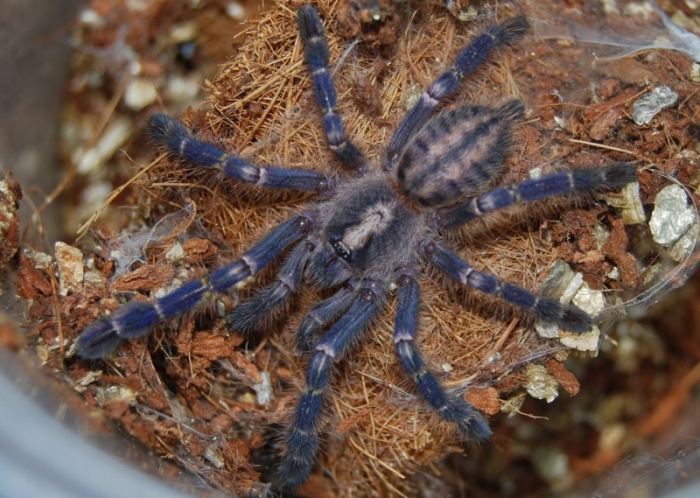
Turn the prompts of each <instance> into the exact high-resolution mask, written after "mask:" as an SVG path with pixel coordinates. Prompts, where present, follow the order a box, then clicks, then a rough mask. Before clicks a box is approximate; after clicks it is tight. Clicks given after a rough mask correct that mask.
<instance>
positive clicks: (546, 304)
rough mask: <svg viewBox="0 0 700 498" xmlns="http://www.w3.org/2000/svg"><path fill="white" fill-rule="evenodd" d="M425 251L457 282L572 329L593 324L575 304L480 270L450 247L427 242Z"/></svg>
mask: <svg viewBox="0 0 700 498" xmlns="http://www.w3.org/2000/svg"><path fill="white" fill-rule="evenodd" d="M421 250H422V251H423V253H424V254H425V256H426V257H427V258H428V259H429V260H430V261H431V262H432V263H434V264H435V265H437V266H438V268H440V269H441V270H442V271H444V272H445V273H447V274H448V275H449V276H450V277H451V278H453V279H455V280H456V281H458V282H460V283H462V284H464V285H468V286H469V287H473V288H474V289H478V290H480V291H482V292H485V293H487V294H492V295H495V296H498V297H500V298H502V299H503V300H505V301H507V302H509V303H511V304H513V305H515V306H518V307H519V308H523V309H524V310H526V311H529V312H531V313H534V314H535V315H537V317H538V318H539V319H540V320H542V321H543V322H545V323H553V324H555V325H557V326H558V327H560V328H562V329H565V330H570V331H571V332H579V333H583V332H587V331H588V330H590V328H591V326H592V322H591V317H590V316H589V315H588V314H587V313H586V312H585V311H583V310H581V309H580V308H577V307H576V306H574V305H572V304H568V305H565V304H562V303H560V302H559V300H558V299H556V298H551V297H540V296H538V295H536V294H533V293H532V292H529V291H526V290H525V289H522V288H520V287H518V286H516V285H513V284H509V283H508V282H503V281H502V280H500V279H498V278H496V277H494V276H492V275H488V274H486V273H482V272H479V271H476V270H475V269H474V268H472V267H471V266H469V265H468V264H467V263H466V262H465V261H464V260H462V259H461V258H460V257H459V256H457V255H456V254H455V253H453V252H452V251H450V250H449V249H447V248H445V247H443V246H441V245H440V244H436V243H434V242H430V241H429V242H427V243H425V244H422V247H421Z"/></svg>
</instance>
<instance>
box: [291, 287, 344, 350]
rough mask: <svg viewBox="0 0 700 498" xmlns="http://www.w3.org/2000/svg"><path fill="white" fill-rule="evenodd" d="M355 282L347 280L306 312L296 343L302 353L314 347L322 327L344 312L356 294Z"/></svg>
mask: <svg viewBox="0 0 700 498" xmlns="http://www.w3.org/2000/svg"><path fill="white" fill-rule="evenodd" d="M355 286H356V283H355V282H354V281H349V282H348V283H347V285H346V286H345V287H343V288H342V289H340V290H339V291H338V292H336V293H335V294H333V295H332V296H331V297H329V298H328V299H326V300H325V301H322V302H320V303H318V304H317V305H316V306H314V307H313V308H311V310H310V311H309V312H308V313H307V314H306V316H305V317H304V319H303V320H302V321H301V325H299V330H298V332H297V337H296V343H297V348H298V349H299V351H300V352H302V353H310V352H311V351H312V350H313V349H314V347H316V338H317V337H318V335H319V334H320V333H321V330H323V327H325V326H326V325H328V324H329V323H331V322H332V321H333V320H336V319H337V318H338V317H339V316H340V315H342V314H343V313H345V312H346V311H347V310H348V308H349V307H350V305H351V304H352V302H353V299H354V297H355V295H356V288H355Z"/></svg>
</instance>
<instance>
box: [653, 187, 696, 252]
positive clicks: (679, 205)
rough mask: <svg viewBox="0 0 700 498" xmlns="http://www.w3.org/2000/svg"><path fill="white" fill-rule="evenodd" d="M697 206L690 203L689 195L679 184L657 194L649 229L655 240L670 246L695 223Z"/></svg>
mask: <svg viewBox="0 0 700 498" xmlns="http://www.w3.org/2000/svg"><path fill="white" fill-rule="evenodd" d="M696 216H697V212H696V210H695V206H691V205H689V204H688V195H687V194H686V192H685V190H684V189H683V188H682V187H679V186H678V185H669V186H668V187H665V188H664V189H662V190H661V191H660V192H659V193H658V194H656V199H655V200H654V211H653V212H652V213H651V220H649V229H650V230H651V233H652V235H653V237H654V242H656V243H657V244H661V245H664V246H668V245H671V244H673V243H674V242H676V241H677V240H678V239H680V238H681V237H682V236H683V235H684V234H685V233H686V232H687V231H688V230H689V229H690V227H691V226H692V225H693V223H695V219H696Z"/></svg>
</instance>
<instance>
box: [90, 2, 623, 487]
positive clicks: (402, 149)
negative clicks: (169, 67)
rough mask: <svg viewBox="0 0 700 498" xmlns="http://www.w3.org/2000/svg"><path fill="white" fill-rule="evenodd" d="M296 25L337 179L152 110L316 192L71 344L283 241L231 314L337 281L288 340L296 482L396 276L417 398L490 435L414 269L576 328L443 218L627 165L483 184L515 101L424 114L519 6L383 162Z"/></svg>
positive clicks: (223, 276)
mask: <svg viewBox="0 0 700 498" xmlns="http://www.w3.org/2000/svg"><path fill="white" fill-rule="evenodd" d="M298 25H299V30H300V33H301V38H302V40H303V42H304V54H305V58H306V62H307V63H308V65H309V66H310V68H311V74H312V78H313V83H314V88H315V92H316V98H317V100H318V103H319V105H320V106H321V109H322V111H323V124H324V127H325V130H326V135H327V139H328V143H329V145H330V148H331V149H332V150H333V152H334V153H335V155H336V156H337V158H338V159H339V160H340V162H341V163H342V164H343V166H344V167H345V168H346V170H347V171H346V173H347V174H346V175H345V177H344V178H341V179H334V178H331V177H330V176H326V175H324V174H322V173H318V172H315V171H310V170H305V169H295V168H276V167H256V166H253V165H252V164H250V163H248V162H247V161H245V160H244V159H242V158H241V157H238V156H235V155H231V154H228V153H226V152H224V151H223V150H221V149H219V148H217V147H215V146H213V145H210V144H207V143H204V142H201V141H198V140H197V139H195V138H193V136H192V135H191V134H190V133H189V131H188V130H187V129H186V128H185V127H184V126H182V125H181V124H179V123H178V122H177V121H175V120H174V119H172V118H170V117H167V116H164V115H160V114H156V115H154V116H152V117H151V119H150V122H149V131H150V134H151V136H152V137H153V138H154V139H155V140H156V141H157V142H159V143H160V144H162V145H163V146H164V147H165V149H166V150H167V151H168V152H170V153H171V154H173V155H175V156H177V157H180V158H181V159H183V160H185V161H187V162H188V163H192V164H194V165H199V166H204V167H213V168H217V169H220V170H222V171H223V172H224V173H225V174H226V175H228V176H230V177H231V178H235V179H238V180H242V181H243V182H247V183H251V184H254V185H259V186H264V187H270V188H287V189H296V190H302V191H311V192H315V193H318V194H319V195H320V200H319V201H318V202H316V203H313V204H311V205H310V206H309V207H308V208H307V209H306V210H305V211H304V212H302V213H300V214H297V215H295V216H293V217H291V218H290V219H288V220H287V221H285V222H283V223H281V224H280V225H278V226H277V227H276V228H274V229H273V230H272V231H270V233H269V234H268V235H267V236H266V237H265V238H264V239H263V240H262V241H260V242H258V243H257V244H256V245H254V246H253V247H252V248H251V249H249V250H248V251H247V252H245V253H244V254H243V255H242V256H241V257H240V259H239V260H237V261H235V262H233V263H231V264H229V265H228V266H225V267H223V268H221V269H219V270H216V271H214V272H213V273H211V274H210V275H209V276H207V277H205V278H202V279H200V280H196V281H193V282H190V283H188V284H186V285H184V286H182V287H180V288H179V289H177V290H175V291H173V292H171V293H170V294H168V295H166V296H164V297H161V298H159V299H157V300H155V301H153V302H150V303H144V302H131V303H128V304H126V305H124V306H122V307H121V308H119V309H117V310H116V311H115V312H114V313H113V314H112V315H111V316H105V317H103V318H100V319H99V320H97V321H96V322H94V323H93V324H92V325H90V326H89V327H87V328H86V329H85V330H84V331H83V332H82V333H81V335H80V337H79V338H78V342H77V352H78V354H79V355H80V356H82V357H84V358H100V357H103V356H105V355H106V354H108V353H109V352H110V351H112V350H113V349H114V348H115V347H116V346H117V345H118V344H119V342H120V341H121V340H122V339H133V338H136V337H140V336H142V335H144V334H146V333H148V332H149V330H151V328H152V327H153V325H154V324H155V323H156V322H158V321H159V320H164V319H169V318H173V317H175V316H177V315H178V314H180V313H183V312H184V311H186V310H189V309H191V308H192V307H193V306H195V305H196V304H197V303H200V302H201V301H202V300H203V299H205V298H207V297H208V296H210V295H211V294H214V293H222V292H226V291H227V290H229V289H230V288H232V287H234V286H236V285H238V284H241V283H242V282H243V281H245V280H246V279H248V278H249V277H251V276H252V275H255V274H256V273H258V272H259V271H260V270H262V269H263V268H264V267H266V266H267V265H268V264H269V263H271V262H272V261H273V260H274V259H275V258H277V256H279V255H280V253H282V252H283V251H286V250H289V253H288V256H287V257H286V260H285V261H284V263H283V264H282V265H281V267H280V269H279V271H278V274H277V277H276V279H275V281H274V282H273V283H272V284H270V285H268V286H267V287H264V288H263V289H261V290H260V291H259V292H258V293H257V294H255V295H254V296H253V297H251V298H250V299H248V300H247V301H244V302H242V303H241V304H240V305H238V306H237V307H235V308H234V309H233V311H232V313H231V314H230V316H229V318H228V320H229V323H230V326H231V328H232V329H234V330H236V331H238V332H242V333H248V332H250V331H253V330H256V329H260V328H261V327H263V328H264V326H265V324H266V323H268V321H269V318H270V317H273V316H275V315H277V314H280V313H282V312H284V310H285V309H286V305H287V303H288V301H289V298H290V297H291V296H292V295H293V294H294V293H295V292H297V291H298V290H299V289H300V287H301V285H302V282H303V281H304V280H305V279H307V280H308V281H311V282H313V283H315V284H317V285H319V286H321V287H325V288H335V289H337V291H336V292H335V294H334V295H332V296H331V297H330V298H328V299H326V300H325V301H322V302H321V303H319V304H317V305H316V306H314V307H312V308H311V310H309V312H308V313H307V315H306V316H305V318H304V319H303V320H302V322H301V325H300V327H299V331H298V335H297V337H298V345H299V348H300V349H301V350H303V351H308V352H310V353H311V358H310V364H309V367H308V372H307V377H306V389H305V390H304V392H303V394H302V396H301V400H300V401H299V405H298V407H297V409H296V412H295V415H294V417H293V420H292V423H291V425H290V427H289V429H288V431H287V436H286V450H285V453H284V454H283V456H282V461H281V465H280V473H279V475H280V480H281V483H282V484H283V485H284V486H288V487H295V486H298V485H300V484H302V483H303V482H304V481H305V480H306V479H307V477H308V475H309V473H310V472H311V470H312V467H313V464H314V460H315V457H316V454H317V452H318V449H319V444H320V443H319V434H318V426H319V420H320V418H321V414H322V412H323V398H324V393H325V392H326V391H327V389H328V384H329V381H330V378H331V368H332V365H333V363H334V362H335V361H336V360H337V359H338V358H340V357H341V356H342V355H343V354H344V353H345V352H346V351H347V349H348V347H349V346H350V345H351V344H353V342H355V341H354V340H355V339H356V338H357V337H358V335H359V334H360V333H361V332H362V331H363V330H364V329H367V328H368V326H369V325H370V323H371V322H372V320H373V318H374V317H375V316H376V315H377V314H378V313H379V312H380V311H381V310H382V308H383V307H384V303H385V302H386V300H387V298H388V296H389V294H390V293H392V292H393V291H394V290H396V293H397V313H396V319H395V327H394V342H395V345H396V352H397V354H398V356H399V359H400V361H401V364H402V365H403V368H404V369H405V371H406V373H407V374H408V375H409V376H410V377H411V378H412V379H413V380H414V381H415V384H416V386H417V389H418V391H419V392H420V394H421V395H422V396H423V398H424V399H425V400H426V401H427V402H428V404H429V405H430V406H431V407H432V408H433V409H434V410H435V411H436V412H437V413H439V414H440V415H441V416H442V417H443V418H444V419H445V420H448V421H451V422H454V423H455V424H456V425H457V427H458V428H459V430H460V431H461V432H462V434H463V435H464V436H465V437H466V438H468V439H469V440H472V441H480V440H484V439H486V438H488V437H489V435H490V434H491V431H490V430H489V427H488V424H487V423H486V420H485V419H484V417H483V416H482V415H481V414H480V413H479V412H478V411H477V410H476V409H475V408H474V407H472V406H471V405H470V404H468V403H467V402H466V401H465V400H464V399H463V398H462V397H460V396H457V395H454V394H452V393H450V392H448V391H446V390H445V389H443V388H442V387H441V386H440V384H439V383H438V381H437V380H436V377H435V376H434V375H433V374H432V373H431V371H430V369H429V368H428V367H427V365H426V364H425V362H424V360H423V358H422V356H421V353H420V352H419V351H418V349H417V347H416V342H415V340H416V334H417V332H418V308H419V303H420V296H419V293H420V292H419V285H418V280H417V274H418V273H419V272H425V268H427V267H428V266H430V265H432V266H433V267H436V268H438V269H440V270H442V271H443V272H444V273H446V274H447V275H448V276H449V277H450V278H452V279H454V280H456V281H458V282H460V283H462V284H464V285H467V286H470V287H473V288H475V289H478V290H480V291H482V292H485V293H488V294H493V295H495V296H498V297H500V298H502V299H504V300H505V301H507V302H509V303H511V304H512V305H514V306H516V307H519V308H522V309H523V310H525V311H526V312H528V313H531V314H533V315H535V316H536V317H537V318H538V319H539V320H541V321H543V322H548V323H553V324H556V325H557V326H559V327H561V328H563V329H566V330H569V331H573V332H584V331H587V330H588V329H589V328H590V327H591V318H590V317H589V316H588V315H587V314H586V313H585V312H583V311H582V310H580V309H579V308H577V307H576V306H573V305H565V304H561V303H560V302H559V301H558V300H557V299H555V298H549V297H541V296H538V295H536V294H534V293H532V292H530V291H527V290H525V289H522V288H520V287H517V286H515V285H513V284H509V283H507V282H504V281H502V280H500V279H499V278H497V277H495V276H492V275H489V274H487V273H483V272H480V271H477V270H475V269H474V268H472V267H471V266H470V265H469V264H468V263H466V262H465V261H464V260H462V259H461V258H460V257H459V256H458V255H457V254H456V253H455V252H453V251H452V250H450V249H448V248H447V247H446V246H445V245H443V242H442V238H441V237H440V232H441V231H444V230H447V229H448V228H452V227H456V226H458V225H462V224H464V223H466V222H468V221H469V220H471V219H473V218H475V217H479V216H481V215H483V214H485V213H487V212H489V211H493V210H495V209H499V208H503V207H506V206H509V205H512V204H514V203H518V202H527V201H533V200H538V199H543V198H546V197H550V196H556V195H563V194H568V193H592V192H597V191H603V190H612V189H617V188H620V187H622V186H623V185H625V184H627V183H630V182H632V181H634V180H635V177H636V175H635V169H634V167H633V166H632V165H630V164H626V163H615V164H610V165H607V166H604V167H602V168H596V169H577V170H571V171H560V172H556V173H552V174H549V175H546V176H542V177H540V178H538V179H532V180H527V181H525V182H523V183H520V184H518V185H515V186H513V187H499V188H496V189H493V190H490V191H485V189H486V187H487V186H488V185H489V183H490V182H491V181H492V180H493V179H494V177H495V176H497V175H498V174H499V173H500V172H501V170H502V168H503V162H504V160H505V159H506V154H507V151H508V149H509V145H510V136H511V123H512V122H513V121H516V120H518V119H519V118H521V116H522V114H523V109H524V108H523V104H522V103H520V102H519V101H516V100H511V101H508V102H506V103H504V104H502V105H501V106H500V107H497V108H489V107H484V106H478V105H475V106H465V107H459V108H457V109H455V110H451V111H445V112H443V113H442V114H440V115H439V116H437V117H436V118H434V119H432V120H431V119H429V118H430V116H431V114H432V113H433V111H434V110H435V108H436V107H438V105H439V104H440V103H441V102H442V101H443V100H444V99H445V98H446V97H448V96H449V95H451V94H452V93H453V92H454V91H455V90H456V89H457V88H458V86H459V84H460V81H461V79H462V78H464V77H465V76H466V75H467V74H469V73H470V72H472V71H473V70H474V69H475V68H476V67H477V66H479V64H480V63H481V62H482V61H483V60H484V59H486V57H487V56H488V55H489V54H490V53H491V52H493V51H494V50H495V49H498V48H499V47H504V46H508V45H511V44H513V43H514V42H516V41H517V40H518V39H519V38H520V37H521V36H522V35H523V34H524V33H525V31H526V30H527V29H528V23H527V21H526V20H525V19H524V18H523V17H515V18H512V19H510V20H508V21H506V22H504V23H502V24H499V25H496V26H493V27H491V28H488V29H486V30H485V31H484V32H483V33H481V34H480V35H478V36H477V37H476V38H474V39H473V40H472V42H471V43H470V44H469V46H468V47H466V48H465V49H464V50H463V51H462V52H461V53H460V54H459V56H458V57H457V60H456V61H455V63H454V65H453V66H452V67H451V68H450V69H448V70H447V71H446V72H444V73H443V74H442V75H441V76H440V77H439V78H438V79H437V80H436V81H435V82H434V83H432V85H430V87H429V88H428V89H427V90H426V91H425V92H424V93H423V94H422V96H421V98H420V100H419V101H418V103H417V104H416V105H415V106H414V107H413V109H412V110H411V111H410V112H409V114H408V116H407V117H406V118H405V119H404V120H403V122H402V123H401V125H400V127H399V129H398V131H397V132H396V133H395V135H394V137H393V139H392V141H391V143H390V144H389V147H388V151H387V154H386V157H385V159H384V161H383V164H382V167H381V169H372V168H371V167H370V164H369V163H368V162H367V160H366V159H365V157H364V156H363V154H362V152H360V150H359V149H358V148H357V147H356V146H355V145H353V143H352V142H350V140H348V139H347V138H346V136H345V132H344V131H343V126H342V124H341V119H340V117H339V115H338V113H337V111H336V106H337V103H336V93H335V90H334V88H333V84H332V82H331V77H330V74H329V72H328V67H327V64H328V56H329V49H328V45H327V42H326V40H325V38H324V35H323V25H322V23H321V19H320V17H319V15H318V13H317V12H316V11H315V10H314V8H313V7H311V6H309V5H306V6H303V7H301V8H300V9H299V12H298ZM323 331H325V333H323V334H322V335H321V332H323ZM319 337H320V339H319Z"/></svg>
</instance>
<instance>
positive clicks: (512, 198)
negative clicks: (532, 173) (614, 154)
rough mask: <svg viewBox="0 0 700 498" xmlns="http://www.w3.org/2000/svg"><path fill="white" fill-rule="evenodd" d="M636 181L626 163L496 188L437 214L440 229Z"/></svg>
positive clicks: (546, 176)
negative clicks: (507, 209) (512, 208)
mask: <svg viewBox="0 0 700 498" xmlns="http://www.w3.org/2000/svg"><path fill="white" fill-rule="evenodd" d="M636 180H637V173H636V168H635V167H634V165H632V164H630V163H613V164H608V165H607V166H603V167H602V168H598V169H578V170H573V171H560V172H558V173H552V174H551V175H545V176H542V177H540V178H534V179H532V180H526V181H524V182H522V183H520V184H518V185H516V186H514V187H500V188H496V189H493V190H491V191H490V192H486V193H485V194H482V195H480V196H477V197H474V198H473V199H470V200H469V201H467V202H465V203H464V204H459V205H458V206H455V207H451V208H448V209H441V210H439V211H438V218H439V223H440V225H441V226H443V227H446V228H450V227H455V226H458V225H461V224H463V223H467V222H468V221H471V220H473V219H474V218H478V217H479V216H482V215H484V214H486V213H488V212H489V211H494V210H496V209H501V208H504V207H508V206H510V205H512V204H516V203H519V202H529V201H536V200H540V199H546V198H547V197H553V196H557V195H562V194H567V193H570V192H571V193H576V194H591V193H595V192H600V191H604V190H618V189H620V188H621V187H624V186H625V185H627V184H628V183H632V182H634V181H636Z"/></svg>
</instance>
